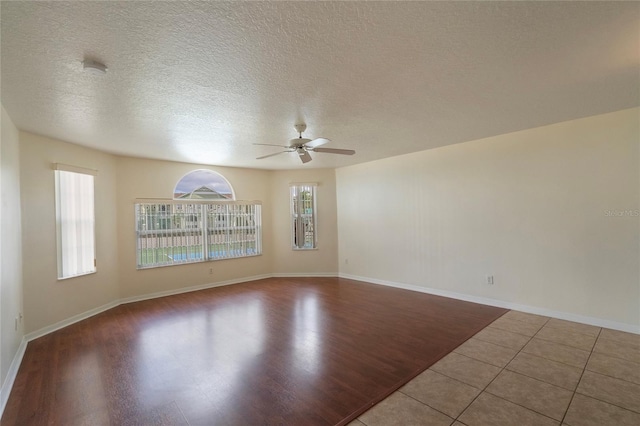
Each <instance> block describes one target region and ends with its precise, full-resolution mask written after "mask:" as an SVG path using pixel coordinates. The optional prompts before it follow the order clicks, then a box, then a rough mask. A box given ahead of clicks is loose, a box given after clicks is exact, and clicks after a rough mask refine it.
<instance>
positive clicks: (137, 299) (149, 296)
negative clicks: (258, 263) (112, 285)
mask: <svg viewBox="0 0 640 426" xmlns="http://www.w3.org/2000/svg"><path fill="white" fill-rule="evenodd" d="M271 277H273V275H272V274H263V275H253V276H250V277H245V278H235V279H233V280H227V281H218V282H215V283H207V284H201V285H195V286H191V287H184V288H178V289H174V290H167V291H158V292H156V293H149V294H144V295H141V296H131V297H125V298H123V299H120V300H119V301H118V305H120V304H123V303H133V302H140V301H143V300H150V299H157V298H158V297H166V296H173V295H176V294H182V293H190V292H192V291H198V290H206V289H208V288H214V287H222V286H225V285H231V284H240V283H246V282H249V281H257V280H263V279H265V278H271Z"/></svg>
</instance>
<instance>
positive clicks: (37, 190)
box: [20, 132, 119, 333]
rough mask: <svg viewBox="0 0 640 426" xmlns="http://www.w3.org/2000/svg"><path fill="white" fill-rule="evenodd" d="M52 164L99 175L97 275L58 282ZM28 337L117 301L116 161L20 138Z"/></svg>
mask: <svg viewBox="0 0 640 426" xmlns="http://www.w3.org/2000/svg"><path fill="white" fill-rule="evenodd" d="M52 163H64V164H70V165H73V166H79V167H84V168H88V169H94V170H98V175H97V176H96V178H95V194H96V195H95V211H96V258H97V272H96V273H95V274H90V275H84V276H81V277H76V278H70V279H66V280H58V279H57V257H56V224H55V196H54V195H55V183H54V172H53V169H52V168H51V164H52ZM20 176H21V182H20V184H21V191H22V225H23V229H22V247H23V253H24V259H25V262H24V268H23V276H24V318H25V332H26V333H29V332H32V331H34V330H39V329H40V328H43V327H45V326H49V325H52V324H55V323H56V322H59V321H62V320H66V319H68V318H70V317H72V316H74V315H77V314H81V313H83V312H86V311H88V310H91V309H94V308H96V307H99V306H102V305H104V304H106V303H109V302H111V301H113V300H116V299H117V298H118V297H119V295H118V259H117V253H118V239H117V222H116V215H115V213H116V211H117V209H116V201H117V198H116V161H115V157H113V156H112V155H109V154H104V153H100V152H97V151H95V150H92V149H89V148H84V147H80V146H78V145H73V144H70V143H66V142H61V141H57V140H54V139H50V138H46V137H42V136H36V135H33V134H30V133H26V132H21V133H20Z"/></svg>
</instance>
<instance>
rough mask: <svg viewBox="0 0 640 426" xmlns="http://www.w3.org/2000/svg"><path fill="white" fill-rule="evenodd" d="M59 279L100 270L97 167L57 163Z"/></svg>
mask: <svg viewBox="0 0 640 426" xmlns="http://www.w3.org/2000/svg"><path fill="white" fill-rule="evenodd" d="M54 168H55V169H56V170H55V188H56V232H57V243H58V279H64V278H71V277H75V276H78V275H85V274H90V273H93V272H95V271H96V248H95V214H94V174H95V171H92V170H85V169H80V168H77V167H72V166H64V165H61V164H56V165H55V167H54Z"/></svg>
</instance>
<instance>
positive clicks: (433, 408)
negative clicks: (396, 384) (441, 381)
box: [396, 370, 456, 422]
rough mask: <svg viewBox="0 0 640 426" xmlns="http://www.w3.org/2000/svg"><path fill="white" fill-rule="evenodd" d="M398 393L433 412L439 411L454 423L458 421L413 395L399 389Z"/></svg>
mask: <svg viewBox="0 0 640 426" xmlns="http://www.w3.org/2000/svg"><path fill="white" fill-rule="evenodd" d="M425 371H426V370H425ZM396 392H399V393H401V394H403V395H404V396H406V397H408V398H411V399H413V400H414V401H416V402H419V403H420V404H422V405H424V406H426V407H429V408H431V409H432V410H434V411H437V412H438V413H440V414H442V415H445V416H447V417H449V418H450V419H451V420H453V421H454V422H455V421H456V419H454V418H453V417H451V416H450V415H448V414H447V413H445V412H442V411H440V410H438V409H437V408H435V407H432V406H430V405H429V404H427V403H426V402H422V401H420V400H419V399H416V398H414V397H412V396H411V395H409V394H406V393H404V392H402V391H401V390H399V389H398V390H397V391H396Z"/></svg>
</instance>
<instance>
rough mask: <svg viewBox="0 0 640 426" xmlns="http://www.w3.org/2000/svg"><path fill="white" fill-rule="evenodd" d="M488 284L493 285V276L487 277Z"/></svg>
mask: <svg viewBox="0 0 640 426" xmlns="http://www.w3.org/2000/svg"><path fill="white" fill-rule="evenodd" d="M487 284H489V285H493V275H487Z"/></svg>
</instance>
